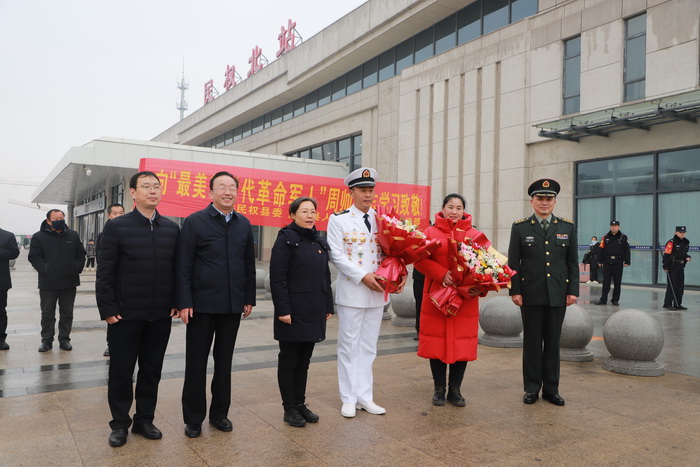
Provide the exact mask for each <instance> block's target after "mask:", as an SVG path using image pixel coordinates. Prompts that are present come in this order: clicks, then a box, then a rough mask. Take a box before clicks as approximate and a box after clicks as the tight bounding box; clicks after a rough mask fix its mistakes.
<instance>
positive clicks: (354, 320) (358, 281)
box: [328, 167, 405, 418]
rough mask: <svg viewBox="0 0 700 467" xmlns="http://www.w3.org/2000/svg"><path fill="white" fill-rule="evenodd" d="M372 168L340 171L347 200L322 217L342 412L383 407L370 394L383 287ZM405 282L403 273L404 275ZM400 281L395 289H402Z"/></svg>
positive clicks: (383, 302)
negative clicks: (331, 276)
mask: <svg viewBox="0 0 700 467" xmlns="http://www.w3.org/2000/svg"><path fill="white" fill-rule="evenodd" d="M376 179H377V172H376V170H374V169H371V168H367V167H363V168H361V169H357V170H355V171H353V172H352V173H351V174H350V175H348V176H347V177H345V185H347V187H348V189H349V190H350V197H351V198H352V202H353V204H352V206H350V208H349V209H346V210H344V211H339V212H336V213H335V214H333V215H332V216H331V217H330V219H329V221H328V244H329V245H330V247H331V261H332V262H333V264H334V265H335V267H336V268H337V269H338V277H337V281H336V297H335V303H336V304H337V305H338V388H339V390H340V399H341V402H342V404H343V405H342V408H341V411H340V413H341V414H342V415H343V417H347V418H352V417H354V416H355V412H356V409H362V410H365V411H367V412H369V413H372V414H376V415H381V414H384V413H386V410H385V409H384V408H383V407H380V406H379V405H377V404H375V403H374V397H373V395H372V363H373V362H374V358H375V357H376V355H377V340H378V339H379V328H380V325H381V323H382V315H383V314H384V306H385V305H386V304H387V303H388V301H387V300H384V291H383V289H382V287H381V286H380V285H379V283H378V282H377V278H378V277H379V276H376V275H375V274H374V272H375V271H376V270H377V268H378V267H379V263H380V262H381V261H382V258H383V255H382V252H381V249H380V248H379V243H378V241H377V239H376V237H375V234H376V231H377V224H376V219H375V215H376V212H375V210H374V209H372V208H371V206H372V202H373V201H374V185H375V181H376ZM404 283H405V277H404ZM403 285H404V284H403V283H402V284H401V286H400V287H399V290H398V291H397V293H400V292H401V290H403Z"/></svg>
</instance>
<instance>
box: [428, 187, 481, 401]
mask: <svg viewBox="0 0 700 467" xmlns="http://www.w3.org/2000/svg"><path fill="white" fill-rule="evenodd" d="M465 205H466V203H465V201H464V198H463V197H462V196H461V195H458V194H454V193H453V194H449V195H447V196H446V197H445V200H444V201H443V202H442V212H439V213H437V215H436V216H435V224H434V225H433V226H432V227H428V228H427V229H426V230H425V234H426V236H427V237H428V239H438V240H441V242H440V247H439V248H438V249H437V251H436V252H435V253H434V254H432V255H431V256H430V257H429V258H427V259H424V260H422V261H419V262H418V263H416V264H415V267H416V268H418V270H419V271H420V272H422V273H423V274H425V286H424V288H423V304H422V306H421V318H420V334H419V336H418V356H420V357H423V358H428V359H430V370H431V372H432V374H433V382H434V383H435V393H434V395H433V405H445V390H446V387H447V388H448V390H447V400H448V401H450V402H451V403H452V404H453V405H455V406H457V407H464V406H465V405H466V402H465V400H464V397H462V394H461V392H460V387H461V385H462V379H463V378H464V372H465V370H466V369H467V362H468V361H472V360H476V347H477V345H478V343H479V299H478V296H479V295H482V296H483V295H484V294H485V291H481V290H478V289H472V290H471V291H470V295H471V297H467V298H464V301H463V302H462V306H461V307H460V308H459V310H458V311H457V314H456V315H455V316H447V315H446V314H445V313H444V312H443V311H441V310H440V309H439V308H437V307H436V306H435V304H434V303H433V302H432V301H431V299H430V293H431V292H433V291H435V290H438V289H439V288H442V287H447V286H450V285H452V284H453V282H452V277H451V274H450V271H449V266H448V256H447V255H448V247H447V245H448V243H449V242H448V239H455V240H456V241H458V242H462V241H464V239H465V238H471V239H472V240H474V241H476V242H477V243H479V244H480V245H481V246H482V247H484V248H488V247H489V246H490V245H491V242H490V241H488V239H487V238H486V236H485V235H484V234H483V233H481V232H479V231H478V230H476V229H474V228H473V227H472V216H470V215H469V214H465V212H464V209H465ZM448 365H449V367H450V375H449V384H448V381H447V366H448Z"/></svg>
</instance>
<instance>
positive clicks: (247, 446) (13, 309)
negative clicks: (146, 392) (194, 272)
mask: <svg viewBox="0 0 700 467" xmlns="http://www.w3.org/2000/svg"><path fill="white" fill-rule="evenodd" d="M82 280H83V285H82V286H81V287H80V289H79V293H78V298H77V300H76V302H77V303H76V310H75V322H74V332H73V335H72V338H73V341H72V343H73V346H74V350H73V351H72V352H65V351H62V350H59V349H58V346H55V347H54V349H53V350H52V351H50V352H47V353H44V354H40V353H38V352H37V348H38V346H39V344H40V338H39V326H38V322H39V311H38V303H39V296H38V292H37V289H36V274H35V273H34V272H33V270H32V269H31V267H30V266H29V264H28V263H27V261H26V250H25V251H23V252H22V255H21V256H20V258H19V260H18V264H17V267H16V270H15V271H14V272H13V282H14V285H15V288H13V289H12V290H11V291H10V296H9V307H8V312H9V321H10V325H9V329H8V333H9V336H8V339H7V341H8V343H9V344H10V345H11V346H12V348H11V350H9V351H7V352H0V465H68V466H72V465H100V466H103V465H120V466H123V465H168V466H177V465H188V466H189V465H193V466H196V465H246V466H248V465H309V466H311V465H314V466H315V465H401V466H409V465H421V466H426V465H430V466H432V465H497V466H501V465H503V466H515V465H547V466H549V465H552V466H554V465H556V466H559V465H572V466H575V465H669V466H670V465H673V466H685V465H688V466H690V465H700V443H698V440H699V439H700V437H699V435H698V433H699V432H700V293H698V292H690V293H688V294H687V298H686V299H685V300H684V304H685V305H686V306H687V307H688V308H689V310H688V311H686V312H666V311H663V310H661V309H660V305H661V303H660V301H659V300H660V299H661V300H662V299H663V291H661V290H658V289H652V288H640V287H635V288H633V287H626V288H624V290H623V295H622V299H621V306H620V307H619V308H618V307H612V306H604V307H600V306H595V305H590V302H591V301H593V302H594V301H595V300H597V298H598V294H599V293H600V287H599V286H597V285H596V286H592V287H589V286H588V285H583V286H582V290H581V297H580V303H581V304H582V305H583V306H584V307H585V308H586V309H587V310H588V311H589V312H590V314H591V316H592V318H593V321H594V323H595V333H594V335H595V337H594V340H593V341H592V342H591V344H590V345H589V349H590V350H592V351H593V353H594V355H595V356H596V358H595V360H594V361H593V362H587V363H567V362H563V363H562V376H561V381H562V384H561V393H562V395H563V396H564V397H565V398H566V402H567V404H566V406H565V407H555V406H553V405H551V404H549V403H547V402H544V401H542V400H540V401H539V402H537V403H536V404H534V405H532V406H529V405H525V404H523V403H522V399H521V398H522V390H521V387H522V383H521V372H520V358H521V351H520V349H501V348H493V347H486V346H483V345H482V346H480V348H479V360H478V361H476V362H473V363H470V364H469V367H468V369H467V374H466V377H465V381H464V385H463V388H462V392H463V394H464V395H465V397H466V398H467V406H466V407H465V408H456V407H451V406H446V407H433V406H432V405H431V404H430V398H431V395H432V382H431V378H430V370H429V367H428V364H427V362H426V361H425V360H423V359H421V358H419V357H417V356H416V354H415V350H416V343H415V341H414V340H413V336H414V333H413V332H412V331H413V330H412V329H411V328H405V327H398V326H394V325H392V324H391V322H390V321H384V323H383V325H382V332H381V338H380V343H379V349H380V355H379V357H378V358H377V360H376V363H375V371H374V374H375V400H376V401H377V402H378V403H379V404H381V405H383V406H385V407H386V408H387V411H388V413H387V414H386V415H383V416H376V415H370V414H367V413H364V412H362V413H358V415H357V417H356V418H354V419H344V418H343V417H341V416H340V413H339V409H340V402H339V399H338V387H337V381H336V364H335V337H336V335H337V320H335V319H332V320H331V321H330V322H329V330H328V340H327V341H325V342H324V343H322V344H320V345H318V346H317V347H316V351H315V354H314V360H313V363H312V365H311V370H310V377H309V388H308V403H309V405H310V407H311V408H312V409H313V410H314V411H315V412H316V413H318V414H319V415H320V416H321V420H320V422H319V423H317V424H309V425H307V427H305V428H292V427H289V426H287V425H286V424H285V423H284V422H283V421H282V409H281V402H280V397H279V392H278V389H277V381H276V369H275V367H276V358H277V346H276V343H275V341H274V340H273V339H272V323H271V320H272V304H271V302H270V301H269V300H264V299H262V297H261V300H260V301H259V303H258V306H257V307H256V308H255V311H254V314H253V315H252V316H251V318H249V319H248V320H246V321H245V322H244V323H243V324H242V326H241V330H240V333H239V340H238V343H237V350H236V353H235V357H234V368H233V385H234V390H233V401H232V408H231V416H230V418H231V419H232V421H233V423H234V431H233V433H220V432H217V431H215V430H211V429H209V427H208V426H205V427H204V429H203V433H202V436H201V437H200V438H197V439H188V438H186V437H185V436H184V434H183V423H182V415H181V405H180V394H181V389H182V375H183V369H184V359H183V356H184V326H183V325H182V324H181V323H176V324H174V327H173V334H172V337H171V340H170V344H169V347H168V352H167V356H166V361H165V365H164V374H163V381H162V383H161V386H160V399H159V403H158V413H157V414H156V420H155V423H156V425H157V426H158V427H159V428H160V429H161V430H162V431H163V434H164V436H163V439H161V440H159V441H148V440H145V439H144V438H142V437H140V436H135V435H129V439H128V442H127V444H126V445H125V446H123V447H120V448H116V449H115V448H111V447H109V446H108V445H107V437H108V435H109V432H110V430H109V427H108V425H107V423H108V421H109V419H110V415H109V410H108V407H107V401H106V395H107V391H106V382H107V365H108V359H107V358H104V357H102V352H103V351H104V349H105V325H104V323H102V322H101V321H99V318H98V314H97V311H96V307H95V299H94V273H90V272H88V273H85V274H83V278H82ZM626 308H637V309H642V310H646V311H649V312H651V313H652V314H653V316H655V317H656V319H657V320H658V321H659V323H660V324H661V326H662V327H663V329H664V334H665V344H664V349H663V351H662V353H661V355H660V356H659V358H658V361H659V362H662V363H663V364H664V365H665V369H666V373H665V374H664V375H663V376H661V377H653V378H644V377H631V376H622V375H619V374H614V373H610V372H608V371H605V370H603V369H602V359H604V358H605V357H607V356H608V355H609V354H608V352H607V350H606V348H605V345H604V343H603V342H602V338H601V336H602V329H603V325H604V323H605V320H606V319H607V318H608V317H609V316H610V315H611V314H612V313H614V312H615V311H617V310H619V309H626Z"/></svg>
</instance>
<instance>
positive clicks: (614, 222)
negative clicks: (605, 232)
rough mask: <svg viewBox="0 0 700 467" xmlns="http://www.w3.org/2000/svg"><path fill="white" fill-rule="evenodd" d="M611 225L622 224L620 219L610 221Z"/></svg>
mask: <svg viewBox="0 0 700 467" xmlns="http://www.w3.org/2000/svg"><path fill="white" fill-rule="evenodd" d="M610 225H620V221H610Z"/></svg>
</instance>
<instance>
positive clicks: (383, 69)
mask: <svg viewBox="0 0 700 467" xmlns="http://www.w3.org/2000/svg"><path fill="white" fill-rule="evenodd" d="M395 74H396V73H394V49H393V48H391V49H389V50H387V51H386V52H384V53H383V54H381V55H380V56H379V81H384V80H385V79H388V78H391V77H392V76H394V75H395Z"/></svg>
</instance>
